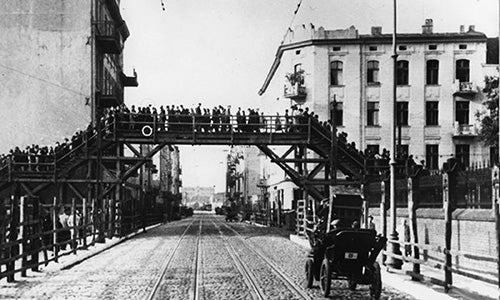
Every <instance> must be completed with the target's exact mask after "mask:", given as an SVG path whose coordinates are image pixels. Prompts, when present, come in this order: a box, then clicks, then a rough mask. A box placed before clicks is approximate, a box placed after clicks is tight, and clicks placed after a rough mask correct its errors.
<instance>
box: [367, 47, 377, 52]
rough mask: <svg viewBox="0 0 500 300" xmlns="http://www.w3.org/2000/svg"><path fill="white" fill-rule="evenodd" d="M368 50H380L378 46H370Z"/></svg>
mask: <svg viewBox="0 0 500 300" xmlns="http://www.w3.org/2000/svg"><path fill="white" fill-rule="evenodd" d="M368 49H369V50H370V51H377V49H378V48H377V46H370V47H368Z"/></svg>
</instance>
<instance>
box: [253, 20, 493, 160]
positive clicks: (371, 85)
mask: <svg viewBox="0 0 500 300" xmlns="http://www.w3.org/2000/svg"><path fill="white" fill-rule="evenodd" d="M391 42H392V35H391V34H386V33H383V32H382V28H381V27H372V32H371V34H359V33H358V30H357V29H356V28H355V27H353V26H351V27H350V28H348V29H345V30H325V29H324V28H323V27H319V28H317V29H316V28H315V27H314V26H313V25H312V24H311V25H309V26H298V27H297V28H296V29H295V31H290V32H289V34H288V40H287V41H286V43H285V44H283V45H282V46H280V49H279V50H278V55H277V58H276V61H275V63H274V64H273V68H272V69H271V71H270V76H268V78H267V79H266V82H265V84H264V86H263V88H262V89H261V91H260V93H261V94H262V93H263V92H264V91H265V89H266V88H267V85H268V84H269V82H270V80H271V78H272V75H273V74H274V72H275V71H276V70H277V68H278V65H279V64H278V63H277V62H279V60H280V59H281V60H282V65H283V69H285V72H287V73H289V74H291V75H294V74H298V75H299V76H296V77H297V78H294V79H298V80H295V81H293V80H292V81H293V82H290V81H286V83H285V89H284V96H285V97H286V98H290V99H292V100H294V101H295V102H296V103H298V104H300V105H303V106H306V107H309V108H310V110H312V111H314V113H316V114H318V115H319V118H320V119H321V120H326V119H328V118H330V116H331V115H334V116H335V123H336V126H337V129H338V131H344V132H346V133H348V140H349V141H350V142H355V143H356V145H357V147H358V148H359V149H360V150H364V149H370V150H372V151H376V152H381V151H382V149H383V148H386V149H390V145H391V130H392V124H391V118H390V113H391V111H392V107H393V100H392V99H393V97H392V86H393V83H392V82H393V62H392V58H391V55H392V44H391ZM487 42H488V39H487V37H486V36H485V35H484V34H483V33H481V32H478V31H476V30H475V28H474V26H473V25H471V26H469V27H468V28H465V27H464V26H461V28H460V31H459V32H452V33H435V32H433V22H432V20H426V23H425V25H423V26H422V32H421V33H409V34H408V33H401V34H398V38H397V53H398V58H397V59H398V61H397V67H396V68H397V70H396V73H397V76H396V81H397V120H398V124H399V125H400V128H401V129H400V131H401V145H402V146H401V149H400V151H402V152H406V153H409V154H412V155H413V156H414V158H415V160H417V162H419V161H421V160H424V161H425V164H426V166H427V167H428V168H429V169H438V168H440V166H442V164H443V163H444V162H445V161H446V159H448V158H450V157H451V156H455V157H457V158H458V159H460V160H461V161H462V162H463V163H464V164H465V165H469V164H471V163H474V162H480V161H481V162H482V161H484V160H487V159H488V158H489V153H490V149H488V148H485V147H484V146H483V145H482V143H481V142H480V141H479V140H478V138H477V134H478V129H479V128H478V125H479V122H478V120H477V119H476V116H475V115H476V113H477V112H478V111H482V110H484V107H483V106H482V104H481V100H482V98H483V94H482V92H481V91H482V87H484V75H485V74H486V73H488V72H490V71H491V69H492V68H491V63H492V62H494V61H493V60H492V59H493V57H494V56H495V55H492V54H490V53H488V51H487V50H494V49H490V48H491V47H487ZM488 44H489V45H491V46H493V45H494V44H495V43H494V42H489V43H488ZM487 53H488V57H490V59H488V60H487ZM496 53H498V49H496ZM281 56H283V58H281ZM496 56H497V61H496V62H498V54H497V55H496ZM289 77H290V75H289ZM292 77H293V76H292ZM334 102H335V105H336V109H335V110H334V109H333V103H334Z"/></svg>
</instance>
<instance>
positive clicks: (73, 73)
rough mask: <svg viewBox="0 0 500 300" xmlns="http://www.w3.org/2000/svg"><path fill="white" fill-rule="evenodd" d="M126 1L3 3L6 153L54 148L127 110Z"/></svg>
mask: <svg viewBox="0 0 500 300" xmlns="http://www.w3.org/2000/svg"><path fill="white" fill-rule="evenodd" d="M119 5H120V1H119V0H44V1H38V0H26V1H10V0H0V11H1V12H2V17H1V18H0V57H1V58H2V59H1V63H0V74H1V75H0V85H1V86H2V89H1V90H0V119H1V120H2V121H1V122H0V153H4V152H6V151H8V149H10V148H12V147H14V146H21V147H23V146H26V145H28V144H41V145H48V144H53V143H54V142H55V141H61V140H62V139H63V138H65V137H70V136H71V135H72V134H73V133H74V132H75V131H77V130H80V129H85V128H86V127H87V126H88V124H89V122H91V121H93V120H95V119H96V117H97V114H98V112H99V111H100V109H101V108H104V107H109V106H115V105H119V104H121V103H123V88H124V87H125V86H137V77H136V75H135V72H134V77H128V76H126V75H124V72H123V56H122V51H123V46H124V42H125V40H126V39H127V37H128V36H129V31H128V29H127V25H126V23H125V21H124V20H123V19H122V16H121V14H120V8H119Z"/></svg>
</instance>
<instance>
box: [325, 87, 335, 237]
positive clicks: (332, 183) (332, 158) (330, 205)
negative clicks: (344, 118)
mask: <svg viewBox="0 0 500 300" xmlns="http://www.w3.org/2000/svg"><path fill="white" fill-rule="evenodd" d="M336 109H337V97H336V95H333V101H332V102H330V122H331V124H330V125H331V130H330V134H331V136H330V142H331V145H330V179H331V180H330V189H329V193H328V196H329V199H328V224H326V232H327V233H328V232H330V224H331V222H332V213H333V196H334V188H333V187H334V186H335V185H336V184H337V165H336V163H337V127H336V126H335V125H336V124H335V122H336V121H335V110H336Z"/></svg>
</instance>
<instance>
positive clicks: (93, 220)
mask: <svg viewBox="0 0 500 300" xmlns="http://www.w3.org/2000/svg"><path fill="white" fill-rule="evenodd" d="M95 202H96V199H95V198H91V205H92V213H91V214H90V217H91V218H92V220H91V221H92V245H94V243H95V235H96V225H97V218H96V216H97V213H96V211H95V210H96V205H95V204H96V203H95Z"/></svg>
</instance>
